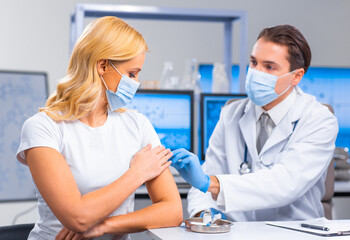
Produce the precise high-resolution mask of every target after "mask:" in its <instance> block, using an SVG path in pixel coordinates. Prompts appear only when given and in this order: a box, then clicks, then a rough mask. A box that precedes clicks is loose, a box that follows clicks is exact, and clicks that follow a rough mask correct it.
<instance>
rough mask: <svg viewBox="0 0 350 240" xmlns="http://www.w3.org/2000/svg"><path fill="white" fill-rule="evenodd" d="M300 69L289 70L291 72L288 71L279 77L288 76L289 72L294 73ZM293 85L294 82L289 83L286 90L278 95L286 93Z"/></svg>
mask: <svg viewBox="0 0 350 240" xmlns="http://www.w3.org/2000/svg"><path fill="white" fill-rule="evenodd" d="M297 70H298V69H295V70H294V71H291V72H289V73H286V74H284V75H282V76H280V77H278V78H281V77H285V76H287V75H289V74H292V73H294V72H295V71H297ZM291 86H292V84H289V86H288V87H287V88H286V90H284V91H283V92H281V93H280V94H278V96H282V95H283V94H285V93H286V92H287V91H288V90H289V88H290V87H291Z"/></svg>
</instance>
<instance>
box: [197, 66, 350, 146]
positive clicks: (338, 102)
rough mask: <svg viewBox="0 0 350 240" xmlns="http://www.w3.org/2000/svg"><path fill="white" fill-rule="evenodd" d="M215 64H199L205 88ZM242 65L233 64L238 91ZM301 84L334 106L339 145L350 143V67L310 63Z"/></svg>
mask: <svg viewBox="0 0 350 240" xmlns="http://www.w3.org/2000/svg"><path fill="white" fill-rule="evenodd" d="M212 71H213V65H212V64H202V65H200V66H199V73H200V75H201V86H202V91H205V92H211V84H212ZM238 73H239V68H238V66H237V65H233V66H232V84H231V92H238V87H239V79H238ZM298 86H299V87H300V88H301V89H302V90H303V91H304V92H305V93H309V94H311V95H313V96H315V97H316V98H317V100H318V101H319V102H321V103H326V104H329V105H331V106H332V107H333V108H334V114H335V116H336V117H337V119H338V124H339V133H338V136H337V140H336V143H335V144H336V146H337V147H348V148H349V147H350V114H349V112H350V100H349V98H348V94H349V89H350V68H336V67H309V69H308V71H307V72H306V74H305V75H304V77H303V79H302V80H301V81H300V83H299V84H298Z"/></svg>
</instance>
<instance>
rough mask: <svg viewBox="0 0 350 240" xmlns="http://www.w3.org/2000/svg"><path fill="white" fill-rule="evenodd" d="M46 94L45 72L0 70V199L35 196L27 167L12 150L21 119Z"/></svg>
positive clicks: (34, 110) (42, 102) (40, 103)
mask: <svg viewBox="0 0 350 240" xmlns="http://www.w3.org/2000/svg"><path fill="white" fill-rule="evenodd" d="M47 95H48V90H47V76H46V74H45V73H37V72H12V71H0V109H1V117H0V201H23V200H30V199H35V192H34V186H33V183H32V177H31V175H30V172H29V169H28V167H27V166H24V165H23V164H21V163H19V162H18V161H17V160H16V152H17V149H18V147H19V143H20V138H21V129H22V125H23V123H24V121H25V120H27V119H28V118H29V117H31V116H32V115H34V114H35V113H37V112H38V108H39V107H43V106H45V102H46V98H47Z"/></svg>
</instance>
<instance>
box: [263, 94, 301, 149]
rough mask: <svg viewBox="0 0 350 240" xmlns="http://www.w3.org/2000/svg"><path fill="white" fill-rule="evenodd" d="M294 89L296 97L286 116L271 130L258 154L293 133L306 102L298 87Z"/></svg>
mask: <svg viewBox="0 0 350 240" xmlns="http://www.w3.org/2000/svg"><path fill="white" fill-rule="evenodd" d="M296 90H297V92H298V96H297V99H296V100H295V102H294V104H293V106H292V108H291V109H290V110H289V111H288V113H287V114H286V116H285V117H284V118H283V119H282V120H281V122H280V123H279V124H278V125H277V126H276V127H275V129H274V130H273V131H272V133H271V136H270V137H269V138H268V139H267V141H266V143H265V145H264V147H263V148H262V149H261V152H260V155H261V154H263V153H264V152H265V151H267V150H268V149H270V148H271V147H273V146H275V145H276V144H278V143H280V142H281V141H284V140H286V139H287V138H288V137H289V136H290V135H291V134H292V133H293V128H294V125H295V124H296V122H297V121H299V119H300V117H301V114H302V113H303V112H304V111H305V108H306V106H305V102H307V101H305V99H304V95H303V92H302V91H301V90H300V89H299V88H298V87H297V88H296Z"/></svg>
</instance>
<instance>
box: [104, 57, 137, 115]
mask: <svg viewBox="0 0 350 240" xmlns="http://www.w3.org/2000/svg"><path fill="white" fill-rule="evenodd" d="M108 62H109V61H108ZM109 64H110V65H111V66H112V67H113V68H114V69H115V70H116V71H117V72H118V73H119V74H120V75H121V76H122V78H121V79H120V82H119V84H118V88H117V91H116V92H115V93H114V92H112V91H111V90H108V87H107V84H106V82H105V80H104V79H103V77H102V76H100V77H101V79H102V81H103V83H104V85H105V86H106V96H107V101H108V104H109V107H110V109H111V111H115V110H117V109H119V108H122V107H124V106H125V105H127V104H128V103H130V102H131V101H132V99H133V97H134V95H135V93H136V91H137V89H138V88H139V86H140V83H139V82H137V81H135V80H133V79H131V78H129V77H128V76H126V75H123V74H121V73H120V72H119V70H118V69H117V68H116V67H115V66H114V65H113V64H112V63H111V62H109Z"/></svg>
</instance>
